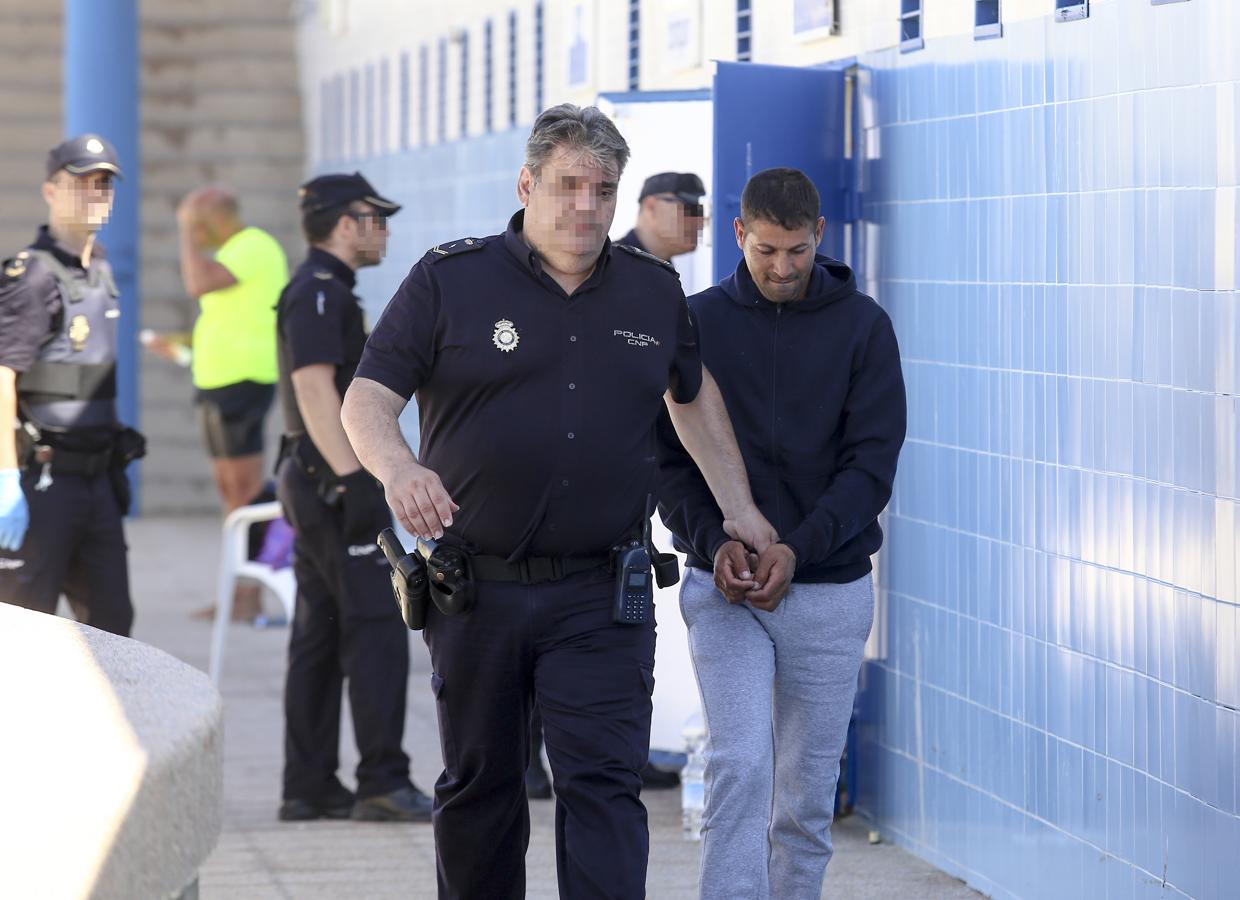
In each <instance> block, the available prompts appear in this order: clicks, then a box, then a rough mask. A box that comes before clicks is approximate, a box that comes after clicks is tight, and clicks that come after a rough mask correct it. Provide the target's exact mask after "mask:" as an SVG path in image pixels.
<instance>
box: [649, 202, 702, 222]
mask: <svg viewBox="0 0 1240 900" xmlns="http://www.w3.org/2000/svg"><path fill="white" fill-rule="evenodd" d="M659 199H660V200H662V201H663V202H664V203H677V204H679V205H680V206H683V207H684V208H685V215H686V216H688V217H690V218H697V219H700V218H702V216H704V215H706V210H705V209H704V208H703V207H702V204H700V203H685V202H684V201H683V200H681V199H680V198H679V197H659Z"/></svg>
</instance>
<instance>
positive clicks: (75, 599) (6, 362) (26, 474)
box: [0, 134, 145, 635]
mask: <svg viewBox="0 0 1240 900" xmlns="http://www.w3.org/2000/svg"><path fill="white" fill-rule="evenodd" d="M120 176H121V170H120V166H119V164H118V162H117V158H116V153H115V151H114V150H113V149H112V147H111V145H109V144H108V142H107V141H105V140H104V139H103V138H101V137H99V136H98V135H93V134H84V135H81V136H79V137H76V138H73V139H71V140H68V141H65V142H64V143H62V144H60V145H58V146H57V147H55V148H53V149H52V151H51V153H50V154H49V155H48V161H47V180H46V181H45V182H44V184H43V189H42V190H43V199H44V200H45V201H46V202H47V207H48V224H47V225H46V226H44V227H42V228H40V229H39V233H38V236H37V237H36V238H35V241H34V243H32V244H31V245H30V246H29V247H27V248H26V249H25V250H23V251H21V252H20V253H18V254H17V256H16V257H14V258H13V259H10V260H8V261H7V262H6V263H5V264H4V269H3V274H2V275H0V600H3V601H4V602H7V603H14V604H17V605H18V606H24V607H26V608H28V609H34V610H38V611H40V612H46V613H54V612H55V611H56V602H57V600H58V598H59V597H60V594H61V593H64V594H65V596H66V597H67V598H68V599H69V603H70V606H71V607H72V608H73V611H74V613H75V615H76V616H77V617H78V619H79V620H80V621H82V622H84V623H86V624H88V625H93V626H95V627H97V628H102V629H104V630H106V631H111V632H114V633H116V634H122V635H127V634H129V630H130V627H131V625H132V624H133V606H132V604H131V603H130V599H129V573H128V568H127V562H126V547H125V536H124V530H123V527H122V523H121V518H122V516H123V515H124V514H125V513H126V512H127V511H128V507H129V483H128V481H127V480H126V476H125V466H126V465H127V464H128V463H129V462H130V461H132V460H133V459H136V458H138V457H139V456H142V455H143V453H144V444H145V442H144V441H143V439H142V436H141V435H140V434H138V433H137V432H136V431H134V430H133V429H130V428H126V427H124V426H122V425H121V423H120V421H119V419H118V418H117V412H116V352H117V345H116V331H117V319H118V318H119V316H120V307H119V305H118V304H117V289H116V284H115V282H114V281H113V280H112V271H111V269H110V268H109V266H108V263H107V262H106V261H105V260H104V258H103V248H102V247H100V246H99V245H98V244H97V243H96V241H95V235H96V233H97V232H98V230H99V228H100V227H101V226H102V225H103V224H104V222H106V221H107V218H108V215H109V213H110V212H111V208H112V199H113V179H114V178H119V177H120Z"/></svg>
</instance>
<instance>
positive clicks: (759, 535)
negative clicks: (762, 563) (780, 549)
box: [723, 506, 779, 554]
mask: <svg viewBox="0 0 1240 900" xmlns="http://www.w3.org/2000/svg"><path fill="white" fill-rule="evenodd" d="M723 530H724V531H725V532H727V535H728V537H730V538H733V539H735V540H738V541H740V542H741V543H742V544H744V545H745V546H746V547H751V548H753V549H754V550H756V551H757V552H758V553H759V554H761V553H764V552H765V551H766V548H767V547H769V546H771V544H773V543H775V542H776V541H777V540H779V533H778V532H777V531H776V530H775V529H774V528H773V527H771V523H770V522H768V521H767V520H766V516H764V515H762V513H761V512H760V511H759V510H758V507H757V506H750V507H749V509H747V510H745V511H744V512H743V513H741V514H740V515H739V516H736V517H735V518H732V519H724V521H723Z"/></svg>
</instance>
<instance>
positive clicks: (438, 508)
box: [384, 463, 460, 541]
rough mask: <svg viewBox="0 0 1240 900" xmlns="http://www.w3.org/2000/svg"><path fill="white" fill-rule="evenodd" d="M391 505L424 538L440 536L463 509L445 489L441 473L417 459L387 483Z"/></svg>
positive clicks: (412, 530) (386, 487)
mask: <svg viewBox="0 0 1240 900" xmlns="http://www.w3.org/2000/svg"><path fill="white" fill-rule="evenodd" d="M384 488H385V489H386V491H387V502H388V506H390V507H391V508H392V512H394V513H396V518H397V519H399V520H400V524H401V525H403V526H405V528H407V529H408V530H409V531H410V532H411V533H412V534H416V535H417V536H418V537H420V538H422V539H424V540H436V541H437V540H439V539H440V538H441V537H443V531H444V529H445V528H448V527H450V526H451V525H452V514H453V513H454V512H456V511H457V510H458V509H460V507H459V506H457V505H456V503H454V502H453V501H452V498H451V497H450V496H448V492H447V491H446V490H444V486H443V482H442V481H440V480H439V476H438V475H436V474H435V473H434V472H432V471H431V470H430V469H428V468H426V467H425V466H421V465H418V464H417V463H414V464H413V465H412V466H410V467H409V468H408V469H406V470H404V471H403V472H400V473H398V474H397V475H396V477H395V478H393V479H392V480H391V483H390V484H386V485H384Z"/></svg>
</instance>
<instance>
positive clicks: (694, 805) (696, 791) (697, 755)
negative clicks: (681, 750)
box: [680, 715, 706, 841]
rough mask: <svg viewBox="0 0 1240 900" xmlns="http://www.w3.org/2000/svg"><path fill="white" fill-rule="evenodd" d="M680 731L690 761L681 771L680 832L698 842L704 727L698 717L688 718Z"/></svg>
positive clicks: (702, 806) (703, 794)
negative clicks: (683, 728) (681, 731)
mask: <svg viewBox="0 0 1240 900" xmlns="http://www.w3.org/2000/svg"><path fill="white" fill-rule="evenodd" d="M683 733H684V738H685V752H686V753H687V754H688V755H689V761H688V762H686V763H685V767H684V769H682V770H681V772H680V810H681V824H682V835H683V837H684V839H685V840H686V841H700V840H701V839H702V815H703V813H704V812H705V810H706V783H705V776H706V727H705V726H704V725H703V724H702V718H701V716H698V715H695V716H694V717H693V718H692V719H690V720H689V723H688V724H687V725H685V730H684V732H683Z"/></svg>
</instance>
